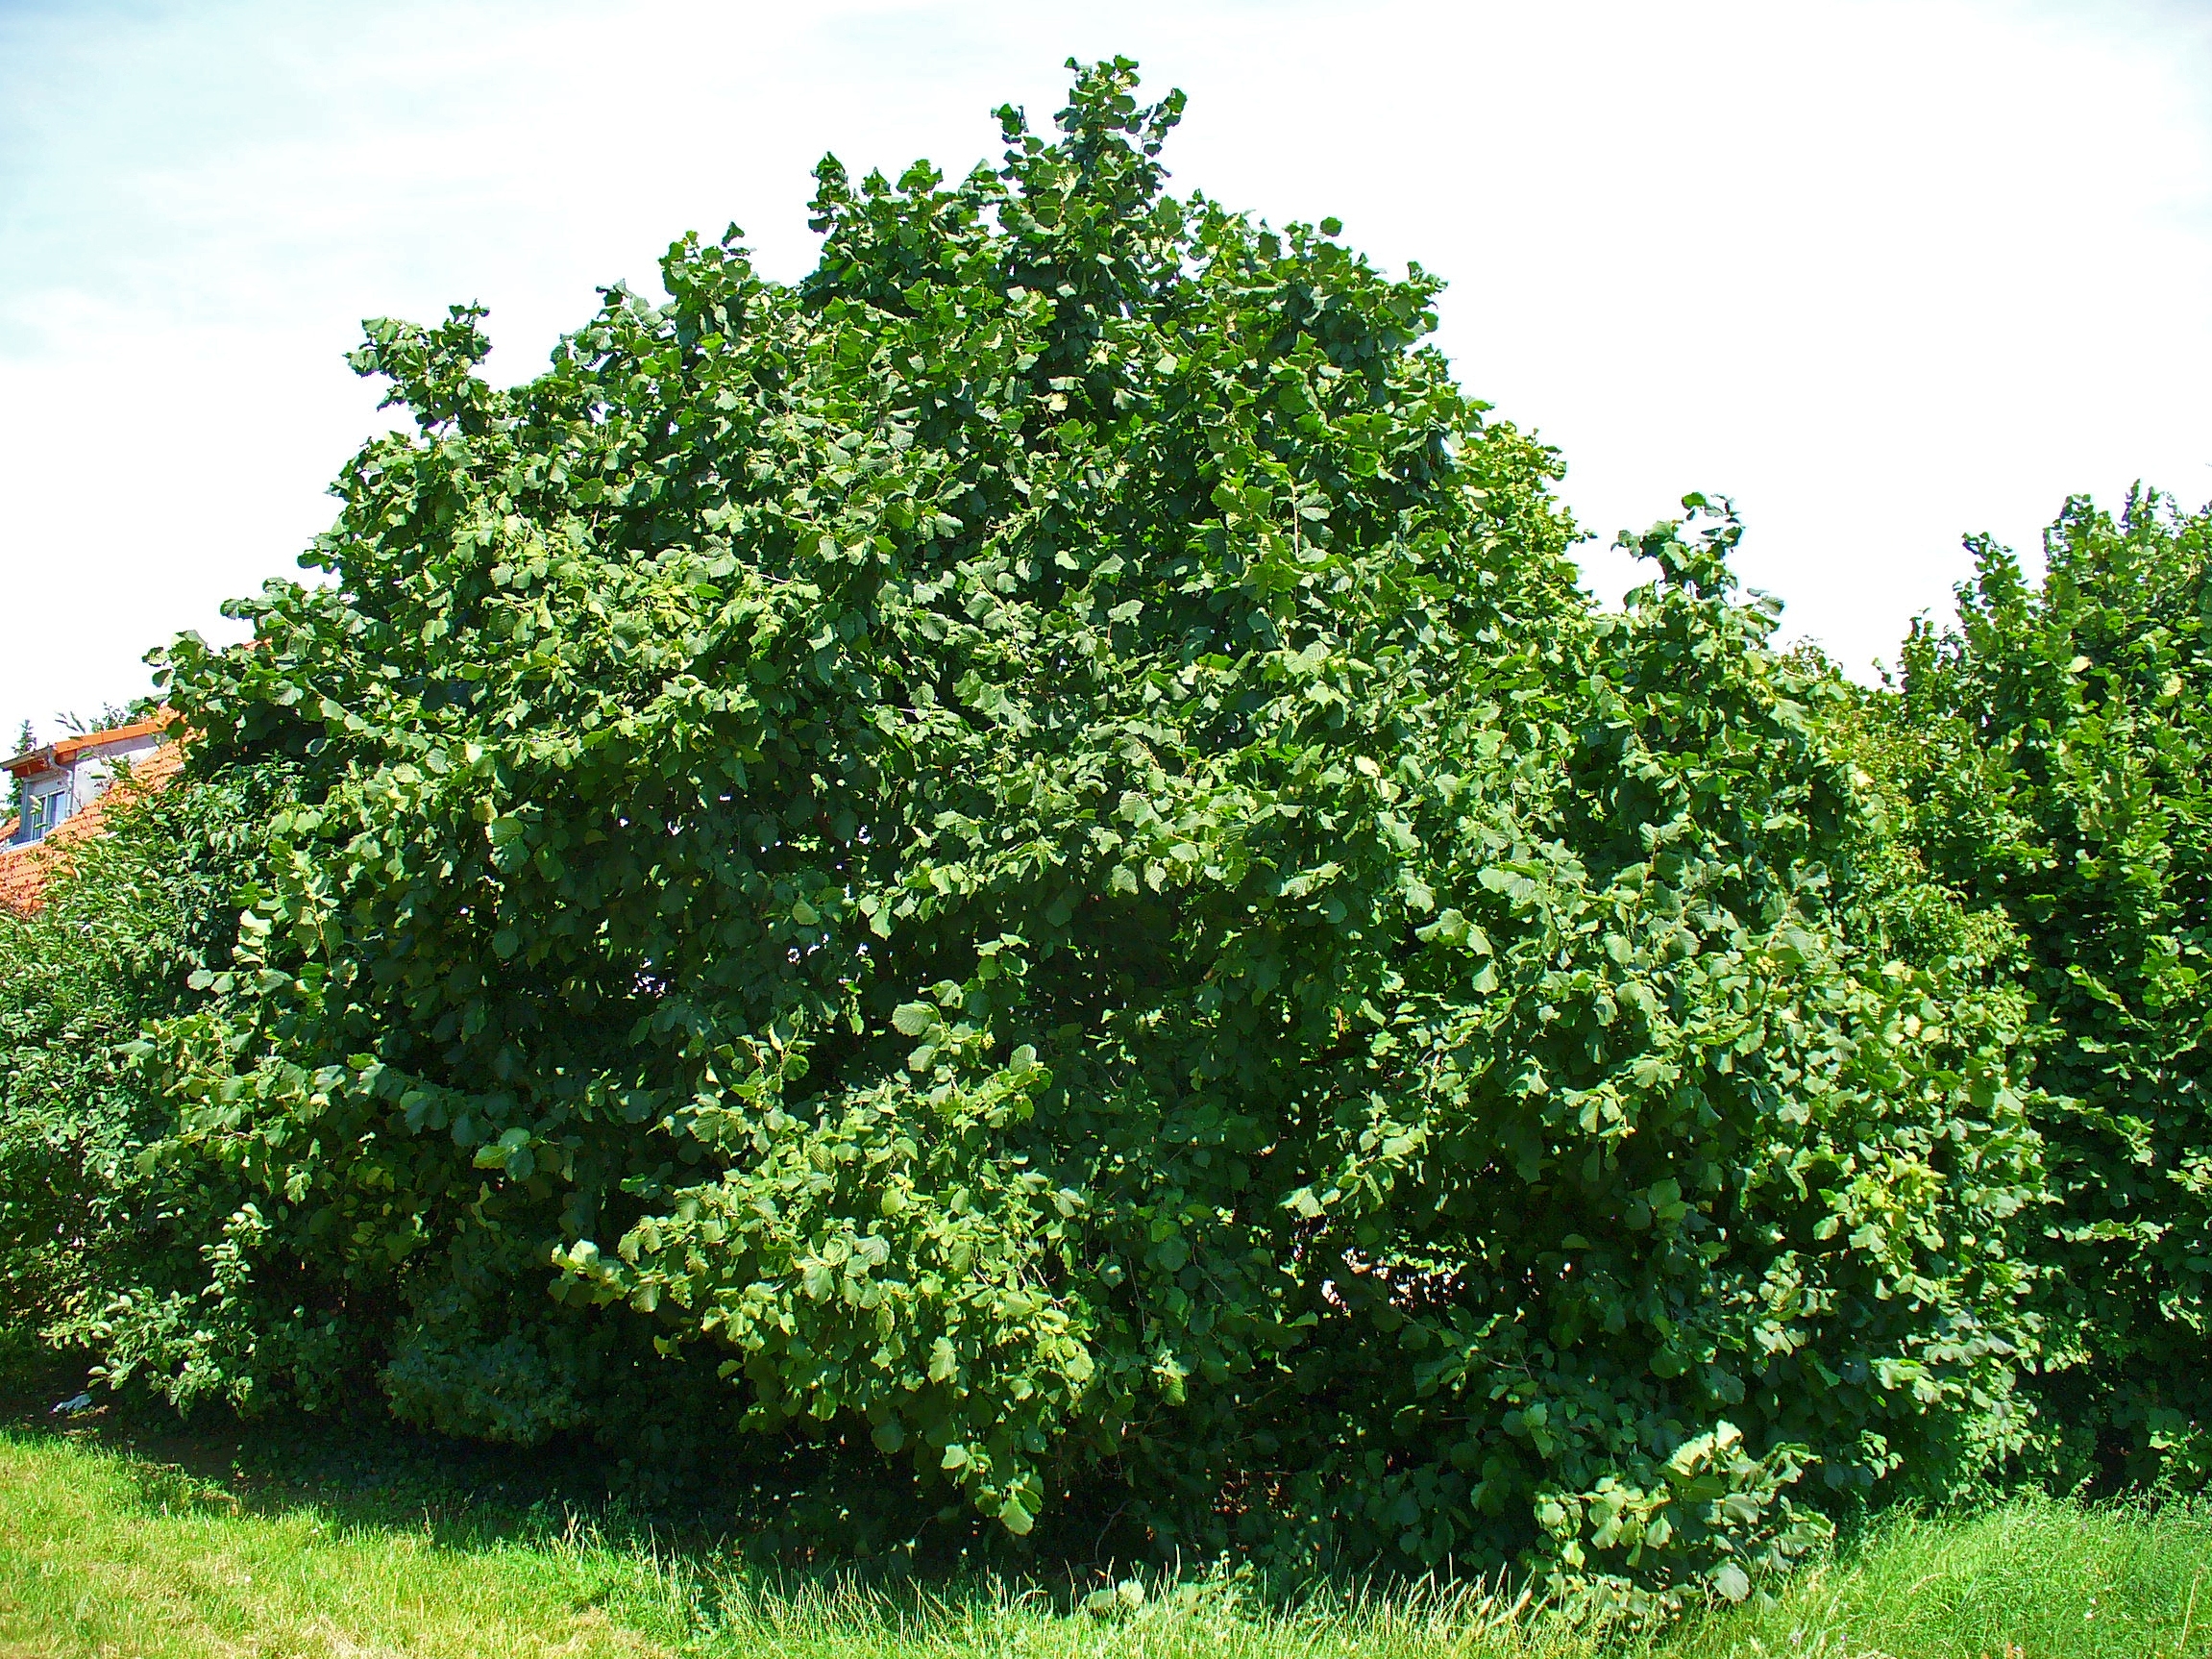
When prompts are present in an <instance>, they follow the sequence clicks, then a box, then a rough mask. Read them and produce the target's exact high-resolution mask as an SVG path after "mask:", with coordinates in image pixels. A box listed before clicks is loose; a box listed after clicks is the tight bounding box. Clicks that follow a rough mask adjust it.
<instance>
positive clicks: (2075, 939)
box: [1897, 491, 2212, 1484]
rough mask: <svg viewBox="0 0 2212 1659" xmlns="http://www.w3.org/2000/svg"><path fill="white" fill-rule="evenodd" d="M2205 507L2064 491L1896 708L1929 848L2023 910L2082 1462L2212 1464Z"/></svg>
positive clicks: (2210, 601) (2060, 1429) (2057, 1382)
mask: <svg viewBox="0 0 2212 1659" xmlns="http://www.w3.org/2000/svg"><path fill="white" fill-rule="evenodd" d="M2208 546H2212V519H2208V518H2207V517H2206V515H2204V514H2202V513H2199V514H2195V515H2183V514H2180V513H2178V512H2176V511H2175V509H2174V508H2173V507H2172V505H2171V504H2170V503H2166V502H2163V501H2161V500H2160V499H2159V498H2157V497H2155V496H2151V495H2149V494H2145V493H2143V492H2140V491H2138V492H2137V493H2136V494H2134V495H2132V496H2131V497H2130V498H2129V501H2128V504H2127V508H2126V511H2125V512H2124V513H2123V514H2122V515H2121V516H2119V517H2118V518H2114V517H2113V516H2112V515H2111V514H2109V513H2106V512H2103V511H2101V510H2099V509H2098V508H2096V507H2095V506H2094V505H2093V504H2091V503H2090V502H2088V501H2087V500H2081V499H2077V500H2075V501H2072V502H2069V503H2068V504H2067V508H2066V511H2065V513H2064V514H2063V515H2062V516H2061V517H2060V519H2059V520H2058V522H2057V523H2056V524H2055V525H2053V526H2052V529H2051V531H2050V532H2048V534H2047V535H2046V536H2045V539H2044V554H2045V566H2046V568H2045V572H2044V575H2043V578H2042V581H2041V582H2029V581H2028V579H2027V578H2026V576H2025V575H2024V574H2023V572H2022V570H2021V567H2020V564H2019V562H2018V560H2017V559H2015V558H2014V557H2013V556H2012V555H2011V554H2010V553H2008V552H2006V551H2005V550H2004V549H2003V548H2001V547H1998V546H1996V545H1995V544H1994V543H1991V542H1988V541H1983V542H1980V543H1979V544H1978V547H1977V554H1978V564H1979V569H1978V573H1977V576H1976V579H1975V581H1974V582H1972V583H1971V584H1969V585H1968V586H1966V587H1964V588H1962V589H1961V590H1960V593H1959V622H1958V626H1957V627H1956V628H1955V629H1952V630H1944V631H1938V630H1936V629H1933V628H1931V627H1926V626H1924V627H1922V628H1921V629H1919V630H1918V631H1916V632H1915V633H1914V635H1913V638H1912V640H1911V642H1910V644H1909V646H1908V648H1907V650H1906V653H1905V677H1904V681H1903V696H1902V702H1901V705H1900V706H1899V708H1898V710H1897V724H1898V730H1899V734H1900V738H1901V740H1902V741H1903V742H1904V743H1905V752H1908V753H1911V754H1912V755H1914V760H1913V765H1914V767H1915V769H1916V772H1917V777H1916V780H1915V782H1914V785H1913V793H1914V796H1915V799H1916V802H1917V811H1916V814H1915V838H1916V839H1917V840H1918V841H1919V843H1920V844H1921V845H1922V846H1923V847H1925V848H1926V850H1927V853H1928V857H1929V863H1930V865H1931V866H1932V868H1933V869H1934V870H1935V872H1936V873H1937V874H1938V875H1939V876H1941V877H1942V878H1943V879H1946V880H1948V881H1950V882H1952V883H1953V884H1954V885H1955V886H1956V887H1957V888H1958V889H1959V890H1960V891H1961V892H1962V893H1964V894H1965V895H1967V896H1968V897H1969V899H1970V900H1972V901H1973V902H1975V903H1976V904H1981V905H1986V906H1989V907H1991V908H1993V909H1996V910H1999V911H2001V912H2002V913H2003V914H2004V915H2005V916H2007V917H2008V918H2009V919H2010V920H2011V922H2012V923H2013V925H2014V926H2015V927H2016V928H2017V929H2018V930H2019V932H2020V935H2021V937H2022V940H2023V942H2024V951H2025V962H2024V965H2023V969H2022V978H2023V979H2024V981H2025V983H2026V985H2027V986H2028V989H2029V990H2030V991H2031V992H2032V994H2033V996H2034V999H2035V1002H2036V1003H2037V1005H2038V1008H2039V1011H2040V1013H2041V1014H2042V1016H2043V1018H2044V1020H2045V1021H2046V1022H2047V1023H2048V1029H2047V1031H2046V1033H2045V1039H2044V1044H2043V1047H2044V1051H2045V1052H2044V1054H2043V1058H2042V1060H2041V1066H2040V1070H2039V1073H2038V1079H2039V1081H2040V1082H2041V1083H2042V1084H2043V1085H2044V1088H2045V1091H2046V1092H2047V1094H2048V1096H2049V1098H2050V1102H2051V1103H2050V1105H2049V1107H2048V1108H2047V1109H2046V1110H2044V1111H2042V1112H2041V1113H2040V1114H2039V1118H2040V1127H2041V1130H2042V1133H2043V1135H2044V1137H2045V1138H2046V1140H2047V1142H2048V1146H2049V1151H2048V1157H2049V1160H2050V1180H2051V1199H2052V1203H2051V1205H2050V1206H2049V1209H2048V1213H2047V1215H2046V1217H2045V1221H2044V1226H2043V1228H2042V1229H2041V1230H2042V1231H2043V1233H2044V1235H2045V1238H2044V1243H2043V1246H2042V1249H2041V1250H2040V1252H2039V1253H2040V1255H2041V1259H2042V1263H2043V1265H2044V1267H2045V1269H2046V1270H2047V1271H2046V1280H2045V1282H2046V1284H2047V1286H2048V1293H2047V1298H2046V1300H2047V1302H2048V1314H2049V1317H2050V1319H2051V1322H2052V1344H2051V1352H2050V1354H2049V1356H2048V1357H2049V1366H2050V1369H2049V1370H2048V1372H2047V1374H2045V1375H2044V1376H2043V1377H2042V1378H2041V1379H2040V1380H2039V1382H2038V1384H2037V1388H2036V1393H2037V1394H2038V1395H2039V1396H2040V1397H2041V1399H2042V1400H2043V1401H2044V1405H2045V1410H2044V1418H2045V1424H2046V1432H2047V1435H2048V1437H2049V1440H2050V1443H2051V1449H2052V1450H2053V1451H2054V1452H2055V1453H2056V1455H2057V1457H2058V1462H2059V1467H2060V1468H2061V1469H2062V1470H2064V1471H2066V1472H2068V1473H2071V1474H2072V1475H2073V1476H2075V1477H2078V1476H2079V1475H2081V1474H2084V1473H2094V1474H2097V1475H2099V1476H2101V1477H2102V1478H2106V1479H2111V1478H2130V1479H2142V1478H2147V1477H2150V1476H2152V1475H2154V1474H2164V1475H2167V1476H2170V1477H2173V1478H2176V1479H2181V1480H2185V1481H2187V1482H2189V1483H2191V1484H2200V1483H2201V1482H2202V1481H2203V1479H2204V1478H2205V1476H2206V1475H2207V1473H2212V1347H2208V1344H2207V1328H2206V1318H2207V1313H2208V1311H2212V1307H2208V1303H2207V1290H2208V1289H2212V1282H2208V1275H2212V1046H2208V1044H2207V1040H2206V1033H2207V1030H2208V1029H2212V960H2208V956H2212V904H2208V901H2212V805H2208V802H2212V783H2208V772H2212V718H2208V716H2207V713H2206V709H2207V706H2208V705H2207V698H2208V695H2212V623H2208V621H2207V617H2208V614H2212V588H2208V587H2207V585H2206V580H2205V558H2206V551H2207V548H2208Z"/></svg>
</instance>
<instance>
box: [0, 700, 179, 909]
mask: <svg viewBox="0 0 2212 1659" xmlns="http://www.w3.org/2000/svg"><path fill="white" fill-rule="evenodd" d="M141 724H142V725H144V726H145V728H146V730H148V731H155V730H160V728H161V726H162V724H164V723H163V722H160V721H154V722H141ZM123 731H128V732H132V733H133V734H134V735H143V733H140V732H138V731H137V729H136V728H134V727H129V726H123V727H117V728H115V730H113V731H107V732H99V731H95V732H91V733H89V734H88V735H86V737H83V738H73V739H71V741H72V742H75V743H77V744H78V745H79V747H80V752H81V751H82V750H83V749H85V748H93V747H97V746H98V744H99V743H100V742H102V741H108V742H113V741H115V740H116V733H117V732H123ZM56 747H59V745H57V746H56ZM183 765H184V745H183V744H182V743H164V744H162V745H161V746H160V748H159V749H156V750H154V751H153V752H152V753H150V754H146V755H139V756H138V757H137V758H136V759H135V761H134V762H133V763H132V766H131V775H130V777H129V778H127V779H123V780H118V781H117V782H116V783H115V785H114V787H113V788H111V789H108V790H105V791H103V792H102V793H101V794H99V795H97V796H94V797H93V799H92V800H91V801H90V802H88V803H87V804H86V805H84V806H83V807H81V808H80V809H79V810H77V811H76V812H74V813H72V814H70V816H68V817H66V818H64V819H62V820H61V823H59V824H57V825H55V826H54V828H53V829H50V830H48V831H47V832H46V833H45V834H44V835H42V836H41V837H39V838H38V839H37V840H36V841H33V842H30V843H28V844H27V845H25V846H21V847H0V908H5V909H8V910H12V911H13V912H14V913H15V914H16V915H18V916H28V915H31V914H32V913H33V912H34V911H36V910H37V908H38V906H39V905H40V904H44V903H45V899H46V889H47V887H48V886H49V885H50V884H51V883H52V882H53V881H55V880H56V879H59V878H60V877H61V873H62V872H63V871H64V870H66V869H67V868H68V864H69V858H70V854H72V853H73V852H74V851H75V850H76V848H77V847H78V845H79V844H81V843H83V842H86V841H88V840H90V839H91V838H92V837H93V836H95V835H98V834H99V833H100V832H101V828H100V827H101V825H102V823H103V822H104V821H105V820H106V818H107V816H108V814H109V813H111V812H113V811H114V810H116V809H117V808H118V807H121V806H125V805H129V804H130V803H131V802H133V801H135V800H137V799H138V798H139V797H141V796H144V795H148V794H151V793H152V792H153V791H155V790H157V789H159V788H160V787H161V786H162V785H164V784H166V783H167V782H168V781H169V780H171V779H172V778H174V777H176V776H177V773H178V771H179V769H180V768H181V767H183ZM13 832H14V821H13V820H12V819H11V820H10V821H9V822H8V824H7V825H5V826H0V837H5V836H7V835H11V834H12V833H13Z"/></svg>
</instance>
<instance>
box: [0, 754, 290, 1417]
mask: <svg viewBox="0 0 2212 1659" xmlns="http://www.w3.org/2000/svg"><path fill="white" fill-rule="evenodd" d="M282 790H283V767H282V766H281V765H280V766H266V765H264V766H258V767H257V766H245V767H239V766H233V767H231V768H228V769H227V770H226V772H225V774H224V776H223V777H222V779H221V780H218V781H213V782H209V781H205V780H200V779H198V778H194V779H193V780H190V781H187V782H184V783H181V784H178V785H176V786H173V787H171V788H169V789H167V790H164V791H162V792H160V793H159V794H156V795H154V796H152V797H150V798H147V799H143V800H140V801H137V802H135V803H133V804H132V805H128V806H126V807H124V808H122V809H121V810H119V811H116V812H114V813H111V815H110V826H111V833H109V834H105V835H103V836H100V837H97V838H94V839H89V840H86V841H83V842H80V843H78V844H76V845H75V846H73V847H72V849H71V850H70V863H71V871H70V874H69V875H68V876H67V877H65V878H64V879H61V880H58V881H56V882H55V883H54V884H53V885H52V886H51V888H50V889H49V892H48V902H47V904H45V907H44V908H43V909H41V910H40V911H39V912H38V913H37V915H35V916H33V917H30V918H27V919H26V918H21V917H17V916H14V915H12V914H11V913H7V912H0V965H4V970H0V1322H4V1323H5V1324H6V1325H9V1326H11V1327H12V1328H15V1329H33V1330H37V1331H38V1332H39V1333H41V1334H42V1335H43V1336H44V1337H45V1338H46V1340H47V1341H48V1342H50V1343H52V1344H55V1345H57V1346H60V1347H62V1348H86V1347H90V1348H93V1349H99V1350H100V1351H103V1352H105V1353H108V1354H110V1355H111V1357H115V1358H117V1359H118V1362H119V1363H121V1364H125V1365H127V1364H128V1361H124V1360H121V1358H120V1355H119V1354H117V1352H116V1346H115V1331H114V1328H113V1326H112V1325H111V1324H110V1323H109V1320H110V1316H111V1314H113V1313H115V1312H116V1311H117V1310H118V1307H119V1306H120V1305H121V1303H120V1300H119V1299H125V1298H127V1299H129V1301H130V1303H131V1304H132V1305H136V1306H142V1307H144V1308H146V1309H147V1310H148V1311H149V1313H150V1312H151V1311H152V1310H153V1309H154V1308H155V1307H157V1306H162V1307H167V1308H169V1309H170V1311H171V1313H172V1316H173V1315H174V1313H175V1310H176V1307H177V1305H178V1303H179V1301H180V1300H183V1301H184V1302H190V1301H193V1300H196V1299H197V1297H198V1294H199V1292H200V1290H201V1289H202V1287H203V1286H204V1285H205V1284H206V1283H207V1282H208V1269H207V1263H206V1262H205V1261H204V1260H203V1258H202V1255H201V1251H200V1246H201V1244H202V1243H203V1242H204V1238H205V1235H206V1233H207V1230H208V1226H209V1224H210V1222H211V1223H212V1224H214V1225H216V1226H220V1225H221V1223H222V1222H223V1221H224V1219H225V1212H221V1211H220V1210H219V1209H218V1210H210V1209H209V1204H208V1203H207V1202H205V1201H203V1200H205V1199H206V1198H207V1195H205V1194H203V1193H201V1192H198V1191H196V1190H194V1189H193V1188H192V1185H191V1183H189V1182H187V1183H186V1184H185V1185H184V1187H182V1188H178V1187H174V1186H172V1185H171V1184H169V1183H167V1182H165V1181H164V1180H162V1179H161V1178H160V1176H159V1175H158V1173H157V1172H156V1171H155V1169H154V1168H153V1167H151V1165H150V1163H149V1161H148V1160H147V1159H146V1157H145V1156H144V1153H145V1149H146V1147H147V1146H148V1145H149V1144H150V1143H152V1142H154V1141H157V1140H160V1139H161V1138H162V1137H164V1136H165V1135H166V1134H167V1133H168V1132H169V1131H170V1129H171V1128H172V1127H173V1125H174V1114H173V1112H172V1111H171V1109H170V1107H169V1106H168V1104H167V1102H164V1101H163V1100H162V1099H161V1098H160V1092H159V1090H158V1089H156V1088H155V1087H153V1086H152V1085H151V1084H150V1082H149V1080H148V1079H147V1077H145V1076H144V1075H143V1072H142V1070H141V1069H140V1068H138V1067H136V1066H135V1065H133V1064H132V1063H131V1060H130V1058H129V1055H128V1054H127V1053H126V1052H124V1051H125V1050H126V1049H127V1047H128V1046H129V1045H131V1044H132V1043H134V1042H135V1039H136V1038H137V1037H138V1034H139V1031H140V1028H142V1027H143V1026H144V1025H145V1024H146V1023H147V1022H149V1021H153V1020H160V1019H163V1018H167V1017H170V1016H173V1015H176V1014H178V1013H180V1012H182V1011H183V1010H184V1009H185V1008H187V1007H189V1006H190V1005H192V1004H194V1003H197V1002H198V1001H199V1000H200V999H199V998H197V997H196V996H194V995H193V994H192V992H191V991H190V989H189V984H188V981H189V978H190V976H191V975H192V974H194V973H195V972H196V971H198V970H200V969H202V968H204V967H206V966H207V965H208V964H209V962H227V961H228V960H229V959H230V955H231V950H232V946H233V943H234V941H235V938H236V933H237V925H236V918H237V910H236V908H235V906H234V905H233V904H232V902H231V895H232V892H233V888H234V887H235V886H236V885H237V884H238V883H239V882H240V881H241V880H242V879H246V878H247V877H248V876H249V875H250V874H251V872H252V871H253V870H254V868H255V867H256V866H257V864H258V862H259V860H260V857H261V851H262V850H261V845H260V837H261V835H262V834H263V833H265V830H266V827H267V820H268V815H269V812H270V810H271V805H272V803H273V801H274V800H275V799H276V798H277V797H278V796H279V795H280V794H281V793H282ZM124 1346H126V1347H127V1346H130V1345H129V1344H128V1343H126V1344H125V1345H124ZM171 1369H172V1370H174V1371H175V1372H176V1374H177V1375H178V1378H179V1380H178V1382H177V1384H176V1387H177V1389H178V1391H179V1395H180V1398H182V1399H190V1398H192V1397H193V1396H194V1394H195V1393H196V1391H197V1390H198V1387H199V1384H200V1383H201V1381H202V1380H204V1377H203V1374H202V1373H201V1372H199V1371H196V1370H194V1369H193V1368H191V1367H190V1366H189V1365H188V1364H185V1363H184V1362H183V1360H182V1357H181V1356H180V1357H179V1363H178V1364H177V1365H176V1366H174V1367H172V1368H171Z"/></svg>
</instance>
